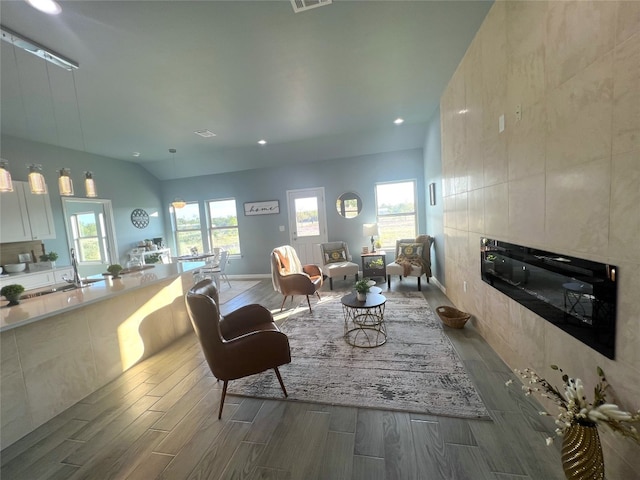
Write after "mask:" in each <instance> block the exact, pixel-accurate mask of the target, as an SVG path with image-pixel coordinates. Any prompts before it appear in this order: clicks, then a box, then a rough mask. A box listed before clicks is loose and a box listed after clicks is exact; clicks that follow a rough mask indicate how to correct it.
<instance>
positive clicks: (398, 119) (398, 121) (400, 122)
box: [393, 117, 404, 125]
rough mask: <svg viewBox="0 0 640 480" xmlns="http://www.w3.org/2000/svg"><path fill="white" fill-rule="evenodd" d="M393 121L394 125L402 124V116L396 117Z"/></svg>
mask: <svg viewBox="0 0 640 480" xmlns="http://www.w3.org/2000/svg"><path fill="white" fill-rule="evenodd" d="M393 123H395V124H396V125H402V124H403V123H404V119H403V118H400V117H398V118H396V119H395V120H394V121H393Z"/></svg>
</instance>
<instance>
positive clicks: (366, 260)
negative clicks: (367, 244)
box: [360, 250, 387, 280]
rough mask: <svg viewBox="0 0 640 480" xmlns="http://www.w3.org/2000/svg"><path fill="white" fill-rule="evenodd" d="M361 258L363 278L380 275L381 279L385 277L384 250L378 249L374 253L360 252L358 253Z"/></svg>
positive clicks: (385, 257)
mask: <svg viewBox="0 0 640 480" xmlns="http://www.w3.org/2000/svg"><path fill="white" fill-rule="evenodd" d="M360 258H361V259H362V277H363V278H377V277H382V279H383V280H386V278H387V264H386V263H385V262H386V259H387V256H386V254H385V252H384V251H382V250H378V251H377V252H375V253H362V254H361V255H360Z"/></svg>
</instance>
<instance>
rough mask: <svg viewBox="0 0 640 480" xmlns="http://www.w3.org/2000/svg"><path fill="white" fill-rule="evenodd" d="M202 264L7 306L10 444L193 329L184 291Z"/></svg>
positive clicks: (2, 311)
mask: <svg viewBox="0 0 640 480" xmlns="http://www.w3.org/2000/svg"><path fill="white" fill-rule="evenodd" d="M202 265H203V263H202V262H189V263H184V264H182V263H172V264H156V265H154V266H153V268H149V269H144V270H140V271H137V272H131V273H128V274H125V275H123V276H122V277H121V278H119V279H113V278H111V276H108V277H105V278H100V277H102V276H98V278H99V280H100V281H98V282H96V283H93V284H91V285H89V286H87V287H83V288H78V289H74V290H69V291H63V292H55V293H50V294H46V295H42V296H38V297H33V298H28V299H24V300H21V301H20V304H19V305H15V306H12V307H7V306H3V307H2V308H0V315H1V320H2V323H1V324H0V326H1V328H0V347H1V351H2V355H1V356H0V375H1V379H2V387H3V392H11V393H10V394H8V395H6V396H5V395H4V393H3V396H2V402H0V422H1V423H0V443H1V444H2V446H3V448H4V447H6V446H8V445H11V444H12V443H13V442H15V441H16V440H18V439H20V438H22V437H23V436H24V435H26V434H28V433H29V432H32V431H33V430H35V429H36V428H37V427H39V426H40V425H42V424H43V423H45V422H47V421H48V420H50V419H51V418H53V417H55V416H56V415H58V414H59V413H61V412H63V411H64V410H65V409H67V408H69V407H71V406H72V405H74V404H76V403H77V402H79V401H80V400H82V399H83V398H85V397H86V396H87V395H90V394H91V393H92V392H94V391H96V390H97V389H98V388H100V387H102V386H104V385H106V384H107V383H109V382H111V381H113V380H115V379H116V378H118V377H119V376H120V375H122V373H123V372H125V371H127V370H128V369H130V368H131V367H133V366H134V365H136V364H137V363H139V362H140V361H142V360H143V359H145V358H147V357H149V356H151V355H153V354H154V353H156V352H158V351H160V350H162V349H163V348H165V347H166V346H168V345H169V344H171V343H172V342H174V341H175V340H176V339H178V338H180V337H181V336H183V335H185V334H187V333H189V332H192V331H193V328H192V326H191V322H190V320H189V315H188V314H187V309H186V307H185V303H184V295H185V293H186V292H187V291H188V289H189V288H191V286H192V285H193V274H192V272H190V270H193V269H194V268H198V267H199V266H202ZM94 278H96V277H94ZM63 286H68V285H66V284H64V283H63ZM49 288H50V287H49ZM34 292H37V290H32V291H30V292H28V293H34ZM25 293H27V292H25ZM6 303H7V302H6V301H5V300H3V304H6Z"/></svg>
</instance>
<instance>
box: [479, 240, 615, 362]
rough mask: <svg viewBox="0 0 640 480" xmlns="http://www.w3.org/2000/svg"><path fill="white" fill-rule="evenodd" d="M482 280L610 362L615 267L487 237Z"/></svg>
mask: <svg viewBox="0 0 640 480" xmlns="http://www.w3.org/2000/svg"><path fill="white" fill-rule="evenodd" d="M480 256H481V262H480V264H481V271H482V280H484V281H485V282H487V283H488V284H490V285H491V286H492V287H494V288H496V289H497V290H499V291H501V292H502V293H504V294H505V295H507V296H508V297H510V298H512V299H513V300H515V301H516V302H518V303H519V304H521V305H523V306H524V307H526V308H528V309H529V310H531V311H532V312H534V313H536V314H538V315H539V316H541V317H542V318H544V319H545V320H547V321H549V322H551V323H553V324H554V325H555V326H557V327H558V328H561V329H562V330H564V331H565V332H567V333H568V334H570V335H572V336H573V337H575V338H577V339H578V340H580V341H581V342H583V343H584V344H586V345H588V346H590V347H591V348H593V349H594V350H596V351H598V352H600V353H602V354H603V355H605V356H606V357H609V358H611V359H613V358H614V357H615V338H616V304H617V280H618V278H619V277H620V271H619V269H618V267H616V266H615V265H608V264H604V263H598V262H593V261H590V260H584V259H581V258H575V257H570V256H568V255H559V254H557V253H551V252H547V251H544V250H537V249H535V248H530V247H524V246H522V245H515V244H513V243H507V242H502V241H500V240H494V239H489V238H483V239H482V240H481V243H480Z"/></svg>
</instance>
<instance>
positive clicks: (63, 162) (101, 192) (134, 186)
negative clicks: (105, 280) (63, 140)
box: [0, 135, 165, 266]
mask: <svg viewBox="0 0 640 480" xmlns="http://www.w3.org/2000/svg"><path fill="white" fill-rule="evenodd" d="M1 140H2V143H1V146H0V155H1V156H2V158H3V159H6V160H8V161H9V171H10V172H11V176H12V177H13V178H14V179H15V180H24V181H26V180H27V174H28V165H30V164H32V163H38V164H42V170H43V174H44V176H45V180H46V182H47V187H48V189H49V197H50V199H51V209H52V210H53V216H54V220H55V227H56V236H57V237H56V239H52V240H44V244H45V248H46V250H47V251H50V250H53V251H55V252H58V254H59V255H60V258H59V259H58V262H57V263H58V265H61V266H62V265H69V263H70V259H69V251H68V248H69V247H68V245H69V243H68V241H67V237H66V232H65V226H64V217H63V213H62V201H61V197H60V194H59V191H58V176H59V173H58V172H59V170H60V168H62V167H67V168H70V169H71V178H72V180H73V186H74V189H75V193H76V196H78V197H83V196H84V173H83V172H85V171H87V170H91V171H92V172H93V173H94V178H95V181H96V185H97V188H98V196H99V198H104V199H110V200H111V203H112V206H113V214H114V222H115V230H116V237H117V244H118V250H119V251H118V256H119V258H120V261H121V262H126V259H127V252H128V250H129V249H131V248H132V247H133V246H134V244H135V243H137V242H138V241H139V240H141V239H145V238H152V237H161V236H163V235H164V232H165V225H164V221H165V212H164V211H163V208H162V205H163V203H162V197H161V191H162V190H161V186H160V182H159V181H158V180H157V179H156V178H155V177H154V176H153V175H151V174H150V173H149V172H147V171H146V170H145V169H144V168H142V167H141V166H139V165H136V164H135V163H132V162H124V161H121V160H115V159H113V158H106V157H101V156H98V155H91V154H88V153H85V152H80V151H77V150H69V149H66V148H59V147H55V146H51V145H45V144H42V143H36V142H30V141H27V140H22V139H19V138H15V137H10V136H6V135H4V136H2V139H1ZM134 208H143V209H145V210H146V211H147V212H148V213H149V215H151V218H150V223H149V226H148V227H147V228H145V229H144V230H140V229H138V228H136V227H134V226H133V224H132V223H131V211H132V210H133V209H134Z"/></svg>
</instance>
